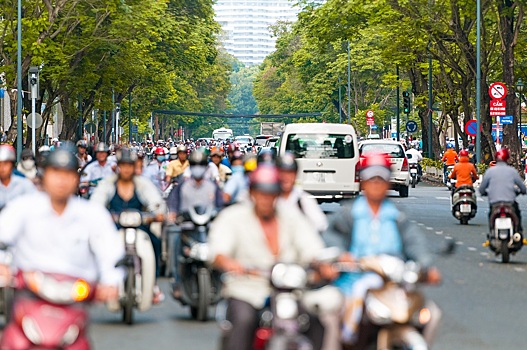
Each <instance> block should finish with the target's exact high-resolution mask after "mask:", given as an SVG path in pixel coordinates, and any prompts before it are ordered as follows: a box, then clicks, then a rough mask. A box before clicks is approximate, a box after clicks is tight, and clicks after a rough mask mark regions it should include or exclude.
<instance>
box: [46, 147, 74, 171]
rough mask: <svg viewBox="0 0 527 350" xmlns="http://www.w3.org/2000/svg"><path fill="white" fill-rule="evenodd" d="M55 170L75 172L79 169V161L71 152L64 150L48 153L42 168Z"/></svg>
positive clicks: (59, 149)
mask: <svg viewBox="0 0 527 350" xmlns="http://www.w3.org/2000/svg"><path fill="white" fill-rule="evenodd" d="M48 167H51V168H56V169H63V170H70V171H74V172H77V170H78V169H79V160H78V159H77V156H75V154H73V152H71V151H69V150H68V149H66V148H58V149H56V150H53V151H52V152H50V153H49V156H48V157H47V158H46V160H45V162H44V168H48Z"/></svg>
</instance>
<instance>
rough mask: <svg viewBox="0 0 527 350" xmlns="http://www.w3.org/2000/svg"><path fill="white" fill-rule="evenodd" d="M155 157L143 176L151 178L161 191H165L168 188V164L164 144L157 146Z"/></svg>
mask: <svg viewBox="0 0 527 350" xmlns="http://www.w3.org/2000/svg"><path fill="white" fill-rule="evenodd" d="M158 143H159V141H158ZM154 157H155V158H154V159H152V161H151V162H150V163H149V164H148V165H147V166H146V168H145V171H144V175H143V176H145V177H147V178H148V179H150V181H152V182H153V183H154V184H155V185H156V186H157V188H158V189H159V190H160V191H164V190H165V189H166V184H165V174H166V170H167V166H168V162H167V160H166V152H165V149H164V148H163V147H162V146H158V147H156V148H155V150H154Z"/></svg>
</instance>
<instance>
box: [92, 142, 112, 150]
mask: <svg viewBox="0 0 527 350" xmlns="http://www.w3.org/2000/svg"><path fill="white" fill-rule="evenodd" d="M95 152H110V149H109V148H108V146H107V145H106V143H104V142H99V143H98V144H97V146H96V147H95Z"/></svg>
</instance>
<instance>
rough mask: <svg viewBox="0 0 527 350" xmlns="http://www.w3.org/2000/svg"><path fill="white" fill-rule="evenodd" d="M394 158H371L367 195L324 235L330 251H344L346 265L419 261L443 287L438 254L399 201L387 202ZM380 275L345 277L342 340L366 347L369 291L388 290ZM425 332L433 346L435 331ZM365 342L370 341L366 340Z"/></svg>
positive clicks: (366, 168)
mask: <svg viewBox="0 0 527 350" xmlns="http://www.w3.org/2000/svg"><path fill="white" fill-rule="evenodd" d="M390 167H391V164H390V159H389V157H388V156H387V155H386V154H378V153H370V154H366V155H365V157H364V160H363V162H362V169H361V172H360V178H361V187H362V195H361V196H360V197H358V198H357V199H356V200H354V201H353V202H350V203H349V204H347V205H344V206H342V208H341V209H340V211H339V212H337V213H336V214H335V215H334V216H333V220H332V221H331V222H330V224H329V229H328V231H326V232H325V234H324V235H323V237H324V239H325V241H326V244H327V245H328V246H337V247H339V248H340V249H341V250H342V251H343V252H345V253H343V254H342V255H341V257H340V260H341V261H342V262H354V261H355V260H356V259H359V258H362V257H366V256H375V255H380V254H389V255H395V256H398V257H402V258H404V259H407V260H413V261H415V262H417V263H418V264H419V265H420V266H422V267H423V268H427V271H428V274H427V277H428V281H429V282H431V283H438V282H439V280H440V278H441V276H440V274H439V271H438V270H437V269H435V268H433V267H431V264H432V253H431V252H430V250H429V246H428V245H427V243H426V241H425V238H424V236H423V235H422V233H421V232H420V231H419V229H418V228H417V226H415V225H413V224H411V223H410V221H409V220H408V219H407V218H406V216H405V215H404V214H403V213H402V212H400V211H399V210H398V209H397V207H396V206H395V205H394V203H393V202H391V201H390V200H388V199H387V194H388V191H389V189H390V175H391V170H390ZM382 283H383V282H382V279H381V278H380V277H379V276H377V275H374V274H364V273H358V272H356V273H355V272H353V273H342V274H340V276H339V277H338V279H336V281H335V285H336V286H337V287H338V288H340V289H341V291H342V293H344V295H345V297H346V309H345V313H344V320H343V321H344V327H343V331H342V341H343V342H345V343H350V344H352V345H356V346H357V349H364V348H366V344H364V343H361V342H362V341H363V339H362V337H360V334H358V333H359V332H358V329H359V328H358V327H359V324H360V320H361V316H362V309H363V308H362V305H363V303H364V297H365V294H366V291H367V290H368V289H370V288H376V287H379V286H381V285H382ZM431 328H432V329H430V328H429V331H427V332H425V338H427V341H429V340H430V339H431V337H432V335H433V333H434V332H433V330H434V329H433V328H434V327H431ZM364 341H365V340H364Z"/></svg>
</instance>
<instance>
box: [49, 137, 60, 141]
mask: <svg viewBox="0 0 527 350" xmlns="http://www.w3.org/2000/svg"><path fill="white" fill-rule="evenodd" d="M51 142H59V139H58V138H56V137H54V138H53V139H52V140H51Z"/></svg>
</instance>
